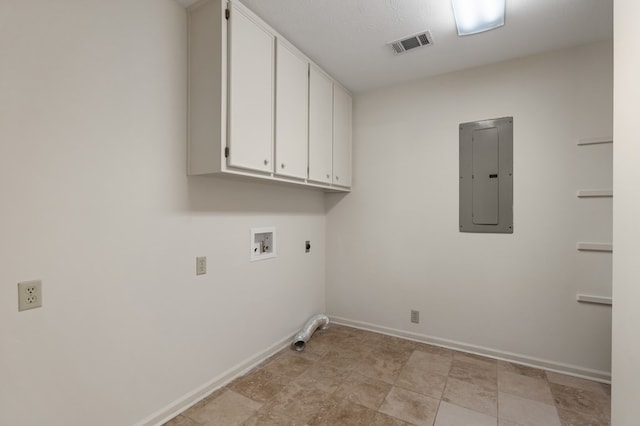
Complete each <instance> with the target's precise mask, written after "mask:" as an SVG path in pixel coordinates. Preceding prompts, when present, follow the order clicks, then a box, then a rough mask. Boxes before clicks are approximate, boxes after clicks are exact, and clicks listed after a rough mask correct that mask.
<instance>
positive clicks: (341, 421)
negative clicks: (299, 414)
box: [308, 400, 376, 426]
mask: <svg viewBox="0 0 640 426" xmlns="http://www.w3.org/2000/svg"><path fill="white" fill-rule="evenodd" d="M375 413H376V412H375V410H372V409H370V408H366V407H363V406H362V405H358V404H355V403H353V402H349V401H346V400H342V401H340V402H339V403H337V404H335V405H330V406H326V407H323V408H322V409H321V410H320V411H319V412H318V413H316V414H315V415H314V416H313V417H312V418H311V420H309V422H308V425H309V426H336V425H349V426H369V425H370V424H371V423H372V421H373V417H374V415H375Z"/></svg>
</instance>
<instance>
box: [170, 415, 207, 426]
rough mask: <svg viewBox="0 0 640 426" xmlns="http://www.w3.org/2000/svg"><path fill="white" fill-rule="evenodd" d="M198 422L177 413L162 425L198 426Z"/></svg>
mask: <svg viewBox="0 0 640 426" xmlns="http://www.w3.org/2000/svg"><path fill="white" fill-rule="evenodd" d="M199 425H200V424H199V423H197V422H195V421H194V420H191V419H190V418H189V417H185V416H183V415H179V416H176V417H174V418H173V419H171V420H169V421H168V422H166V423H164V424H163V425H162V426H199Z"/></svg>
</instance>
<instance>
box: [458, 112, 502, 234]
mask: <svg viewBox="0 0 640 426" xmlns="http://www.w3.org/2000/svg"><path fill="white" fill-rule="evenodd" d="M459 195H460V204H459V205H460V232H485V233H501V234H512V233H513V117H504V118H496V119H492V120H482V121H474V122H471V123H462V124H460V194H459Z"/></svg>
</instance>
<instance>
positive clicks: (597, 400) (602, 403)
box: [550, 383, 611, 416]
mask: <svg viewBox="0 0 640 426" xmlns="http://www.w3.org/2000/svg"><path fill="white" fill-rule="evenodd" d="M550 386H551V393H552V394H553V399H554V401H555V403H556V406H557V407H558V408H562V409H564V410H568V411H576V412H579V413H584V414H588V415H592V416H608V415H609V413H610V411H611V402H610V400H609V397H608V396H606V395H605V394H604V391H603V390H600V391H599V392H592V391H588V390H584V389H578V388H574V387H569V386H564V385H559V384H556V383H551V385H550Z"/></svg>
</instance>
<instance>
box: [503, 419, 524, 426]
mask: <svg viewBox="0 0 640 426" xmlns="http://www.w3.org/2000/svg"><path fill="white" fill-rule="evenodd" d="M498 426H520V425H519V424H518V423H516V422H514V421H511V420H506V419H498Z"/></svg>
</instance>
